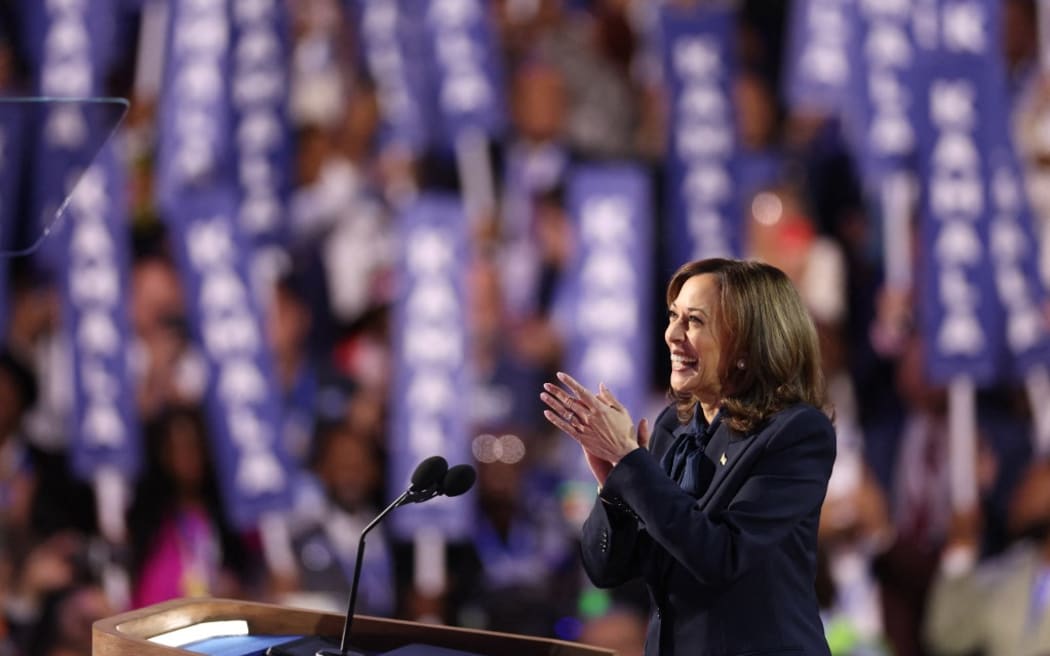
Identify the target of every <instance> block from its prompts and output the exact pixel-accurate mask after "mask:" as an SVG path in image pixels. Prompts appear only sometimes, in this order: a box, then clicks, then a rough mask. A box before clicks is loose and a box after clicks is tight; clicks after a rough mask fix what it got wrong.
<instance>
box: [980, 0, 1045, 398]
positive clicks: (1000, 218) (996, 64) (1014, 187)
mask: <svg viewBox="0 0 1050 656" xmlns="http://www.w3.org/2000/svg"><path fill="white" fill-rule="evenodd" d="M989 10H990V11H989V15H990V16H991V19H990V20H989V21H988V32H987V34H988V38H989V39H990V40H991V41H992V43H991V44H990V46H989V47H990V48H991V51H992V52H998V48H999V47H1000V41H1001V35H1002V31H1001V29H1002V28H1001V25H1002V5H1001V4H1000V3H992V5H991V6H990V7H989ZM987 66H988V71H989V75H990V76H991V78H992V81H991V83H990V85H989V86H990V94H989V96H990V97H989V101H990V102H991V103H993V109H992V111H991V116H990V118H989V123H990V126H989V128H990V129H989V139H988V142H987V147H986V148H984V149H982V150H984V151H985V152H987V154H988V161H989V163H990V166H989V167H988V175H989V178H988V181H987V185H988V190H989V193H990V196H991V205H992V218H991V226H990V235H989V237H990V240H989V244H988V251H989V254H990V256H991V261H992V269H993V275H994V277H995V288H996V291H998V294H999V296H998V300H999V304H1000V306H1001V308H1002V310H1001V316H1002V321H1003V322H1004V323H1005V325H1004V327H1003V342H1004V345H1005V347H1006V349H1005V359H1006V362H1005V363H1003V371H1002V374H1003V375H1002V376H1001V377H1004V378H1007V377H1008V378H1012V379H1014V380H1022V379H1024V378H1025V376H1026V375H1027V374H1028V373H1029V372H1030V371H1032V370H1033V368H1038V367H1041V368H1045V367H1046V366H1047V364H1050V332H1048V330H1047V323H1046V322H1047V319H1046V311H1045V309H1046V307H1047V302H1048V300H1050V299H1048V297H1047V289H1046V288H1045V286H1044V284H1043V281H1042V278H1041V277H1040V275H1039V241H1038V238H1037V236H1036V228H1035V226H1036V223H1035V216H1034V214H1033V211H1032V207H1031V204H1030V203H1029V200H1028V196H1027V194H1026V192H1025V186H1024V181H1023V178H1022V170H1021V165H1020V162H1019V160H1018V158H1017V152H1016V150H1015V148H1014V141H1013V136H1012V135H1011V129H1010V128H1011V126H1010V120H1011V115H1012V111H1011V110H1012V106H1011V102H1010V94H1009V92H1008V86H1009V83H1008V79H1007V70H1006V64H1005V62H1004V61H1003V60H1002V58H999V57H993V58H991V59H990V61H989V62H988V64H987Z"/></svg>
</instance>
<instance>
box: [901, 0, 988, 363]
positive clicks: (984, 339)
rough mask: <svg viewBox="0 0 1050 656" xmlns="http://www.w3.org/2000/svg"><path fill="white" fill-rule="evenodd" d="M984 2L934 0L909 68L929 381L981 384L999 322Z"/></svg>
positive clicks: (921, 321) (921, 312) (923, 330)
mask: <svg viewBox="0 0 1050 656" xmlns="http://www.w3.org/2000/svg"><path fill="white" fill-rule="evenodd" d="M992 1H993V0H981V1H975V0H940V2H939V3H938V7H937V13H936V17H937V21H938V27H939V29H938V30H937V32H936V34H937V37H938V38H937V39H936V41H932V42H931V43H930V47H929V48H928V49H924V50H923V51H922V52H921V56H920V57H919V62H920V65H919V66H918V68H917V73H918V84H917V85H916V86H915V88H916V89H920V90H922V93H920V94H918V98H916V103H915V105H916V110H917V111H916V115H915V124H914V131H915V133H916V134H917V135H918V164H919V179H920V181H921V183H920V187H921V188H922V189H923V194H922V201H921V206H920V214H921V218H920V234H919V241H920V252H921V253H922V256H921V257H919V258H918V259H919V272H918V274H919V275H918V283H919V286H918V288H917V290H918V297H919V298H920V301H919V303H918V308H919V328H920V331H921V333H922V335H923V337H924V340H925V344H926V349H925V350H926V363H927V371H928V373H929V375H930V377H931V379H932V380H933V381H934V382H935V383H948V382H949V381H951V380H952V379H955V378H958V377H966V378H969V379H972V380H973V381H974V382H976V383H978V384H980V383H986V382H989V381H990V380H992V379H993V378H994V377H995V375H996V373H997V371H996V369H997V367H996V364H997V359H998V355H999V352H1000V351H999V349H1000V348H1001V339H1002V335H1001V333H1002V330H1001V325H1002V320H1001V317H1000V314H1001V312H1000V306H999V303H998V302H997V294H996V289H995V278H994V276H993V275H992V271H993V269H992V264H993V263H992V261H991V259H990V253H989V249H988V247H987V244H989V237H990V235H991V231H990V222H991V220H992V217H993V214H994V213H995V211H996V208H995V205H994V202H995V199H994V198H993V197H992V194H990V193H989V189H988V180H989V179H991V178H992V174H993V172H994V169H993V165H994V164H995V162H994V161H992V159H991V158H990V152H989V149H988V147H987V146H988V144H989V139H990V138H991V137H992V136H993V134H994V133H993V132H992V130H991V126H992V121H993V120H994V119H995V118H996V117H995V112H996V111H998V110H999V109H1000V107H999V106H998V105H997V103H996V101H994V100H993V95H994V94H996V93H998V92H999V91H1000V90H999V89H996V88H995V85H994V76H993V75H991V74H990V73H989V69H988V65H987V62H988V61H989V60H990V59H991V58H992V57H997V56H999V54H998V50H997V49H996V45H995V44H996V41H995V38H994V36H993V35H992V34H991V33H990V32H989V31H988V28H989V25H990V22H989V19H990V3H991V2H992Z"/></svg>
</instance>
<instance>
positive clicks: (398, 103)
mask: <svg viewBox="0 0 1050 656" xmlns="http://www.w3.org/2000/svg"><path fill="white" fill-rule="evenodd" d="M347 10H348V13H349V15H350V16H351V24H352V25H353V26H354V28H355V29H356V33H357V37H358V38H357V40H358V43H359V48H360V53H361V59H362V61H363V62H364V63H365V66H366V68H367V69H368V72H369V73H370V74H371V76H372V79H373V80H375V84H376V93H377V96H378V99H379V111H380V113H381V114H382V117H383V125H382V127H381V130H380V140H381V141H382V142H383V144H384V145H385V146H396V147H399V148H403V149H406V150H408V151H410V152H416V153H418V152H421V151H422V150H424V149H425V148H426V147H427V145H428V144H429V142H430V140H431V133H432V131H433V128H434V126H433V125H431V122H430V121H429V120H428V112H427V111H426V108H427V101H426V99H427V98H428V96H429V89H428V78H427V70H426V68H427V67H426V62H425V52H424V48H423V42H424V41H425V39H424V28H423V16H424V12H423V10H422V8H421V7H417V6H414V5H413V4H412V0H348V2H347Z"/></svg>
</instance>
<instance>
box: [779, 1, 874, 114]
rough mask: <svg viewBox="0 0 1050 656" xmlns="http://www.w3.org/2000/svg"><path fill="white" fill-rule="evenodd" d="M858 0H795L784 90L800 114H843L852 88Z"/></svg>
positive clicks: (785, 62) (786, 55)
mask: <svg viewBox="0 0 1050 656" xmlns="http://www.w3.org/2000/svg"><path fill="white" fill-rule="evenodd" d="M857 1H858V0H794V2H792V3H791V9H790V12H791V14H790V19H789V23H788V38H787V44H788V45H787V51H786V53H785V57H784V67H785V74H784V89H785V96H786V97H787V100H788V104H789V105H790V106H791V107H792V108H794V109H795V110H796V111H802V112H818V113H821V114H826V115H829V116H835V115H838V114H839V113H840V112H842V111H843V109H844V108H845V104H846V100H847V94H848V93H849V90H850V84H849V82H850V77H851V76H852V75H853V73H854V72H853V71H852V70H851V65H852V62H851V58H850V50H851V46H850V44H851V43H852V42H853V40H854V38H855V34H854V32H855V25H854V23H853V21H852V17H853V12H854V11H855V7H854V6H853V5H854V3H855V2H857Z"/></svg>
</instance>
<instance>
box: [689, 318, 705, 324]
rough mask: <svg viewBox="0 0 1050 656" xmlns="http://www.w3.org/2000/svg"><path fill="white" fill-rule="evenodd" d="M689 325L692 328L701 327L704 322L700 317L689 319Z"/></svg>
mask: <svg viewBox="0 0 1050 656" xmlns="http://www.w3.org/2000/svg"><path fill="white" fill-rule="evenodd" d="M689 323H691V324H692V325H694V326H702V325H704V320H703V319H701V318H700V317H689Z"/></svg>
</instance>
